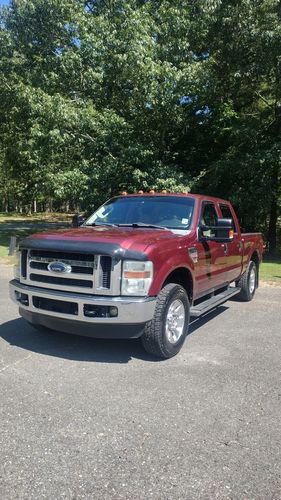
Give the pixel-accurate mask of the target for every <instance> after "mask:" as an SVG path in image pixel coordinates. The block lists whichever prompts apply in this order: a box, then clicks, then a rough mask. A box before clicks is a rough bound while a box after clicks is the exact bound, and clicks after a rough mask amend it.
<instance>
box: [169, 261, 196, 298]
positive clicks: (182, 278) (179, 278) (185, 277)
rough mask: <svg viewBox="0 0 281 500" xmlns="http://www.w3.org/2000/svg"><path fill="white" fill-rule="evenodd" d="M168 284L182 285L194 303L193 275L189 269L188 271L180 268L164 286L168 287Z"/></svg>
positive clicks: (171, 274) (170, 276)
mask: <svg viewBox="0 0 281 500" xmlns="http://www.w3.org/2000/svg"><path fill="white" fill-rule="evenodd" d="M168 283H177V284H178V285H181V286H182V287H183V288H184V289H185V290H186V293H187V296H188V298H189V301H190V302H192V299H193V281H192V275H191V273H190V271H189V270H188V269H186V268H185V267H179V268H178V269H175V270H174V271H172V272H171V273H170V274H169V276H167V278H166V279H165V282H164V284H163V286H165V285H167V284H168Z"/></svg>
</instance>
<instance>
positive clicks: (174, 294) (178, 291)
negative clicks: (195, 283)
mask: <svg viewBox="0 0 281 500" xmlns="http://www.w3.org/2000/svg"><path fill="white" fill-rule="evenodd" d="M176 299H179V300H180V301H181V302H182V304H183V306H184V309H185V322H184V330H183V334H182V335H181V337H180V338H179V340H178V341H177V342H176V343H175V344H172V343H171V342H169V340H168V338H167V335H166V320H167V313H168V309H169V307H170V305H171V303H172V302H173V301H174V300H176ZM189 317H190V306H189V300H188V297H187V294H186V291H185V290H184V288H183V287H182V286H180V285H175V287H174V288H173V289H172V290H171V292H170V293H169V295H168V296H167V300H166V302H165V305H164V307H163V311H162V325H161V329H162V342H163V347H164V349H165V351H166V352H167V353H168V354H169V356H173V355H175V354H177V353H178V352H179V350H180V349H181V347H182V345H183V343H184V341H185V338H186V335H187V333H188V325H189Z"/></svg>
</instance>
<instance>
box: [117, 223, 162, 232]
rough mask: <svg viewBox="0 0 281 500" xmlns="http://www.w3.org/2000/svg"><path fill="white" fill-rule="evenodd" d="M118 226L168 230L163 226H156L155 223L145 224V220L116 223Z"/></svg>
mask: <svg viewBox="0 0 281 500" xmlns="http://www.w3.org/2000/svg"><path fill="white" fill-rule="evenodd" d="M117 225H118V226H119V227H148V228H152V229H164V230H165V231H169V229H168V228H167V227H165V226H158V225H157V224H145V222H132V224H117Z"/></svg>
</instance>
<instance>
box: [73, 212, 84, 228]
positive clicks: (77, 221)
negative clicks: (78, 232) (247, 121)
mask: <svg viewBox="0 0 281 500" xmlns="http://www.w3.org/2000/svg"><path fill="white" fill-rule="evenodd" d="M85 220H86V217H83V215H80V214H75V215H74V216H73V217H72V221H71V225H72V227H79V226H81V225H82V224H83V222H85Z"/></svg>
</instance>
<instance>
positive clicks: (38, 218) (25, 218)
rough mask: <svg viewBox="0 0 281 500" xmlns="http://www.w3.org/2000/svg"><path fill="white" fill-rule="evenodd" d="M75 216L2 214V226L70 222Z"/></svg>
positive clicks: (60, 214) (0, 216)
mask: <svg viewBox="0 0 281 500" xmlns="http://www.w3.org/2000/svg"><path fill="white" fill-rule="evenodd" d="M72 217H73V214H65V213H57V212H52V213H49V212H40V213H37V214H31V215H26V214H19V213H9V214H6V213H4V212H0V224H1V223H5V222H70V221H71V219H72Z"/></svg>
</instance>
